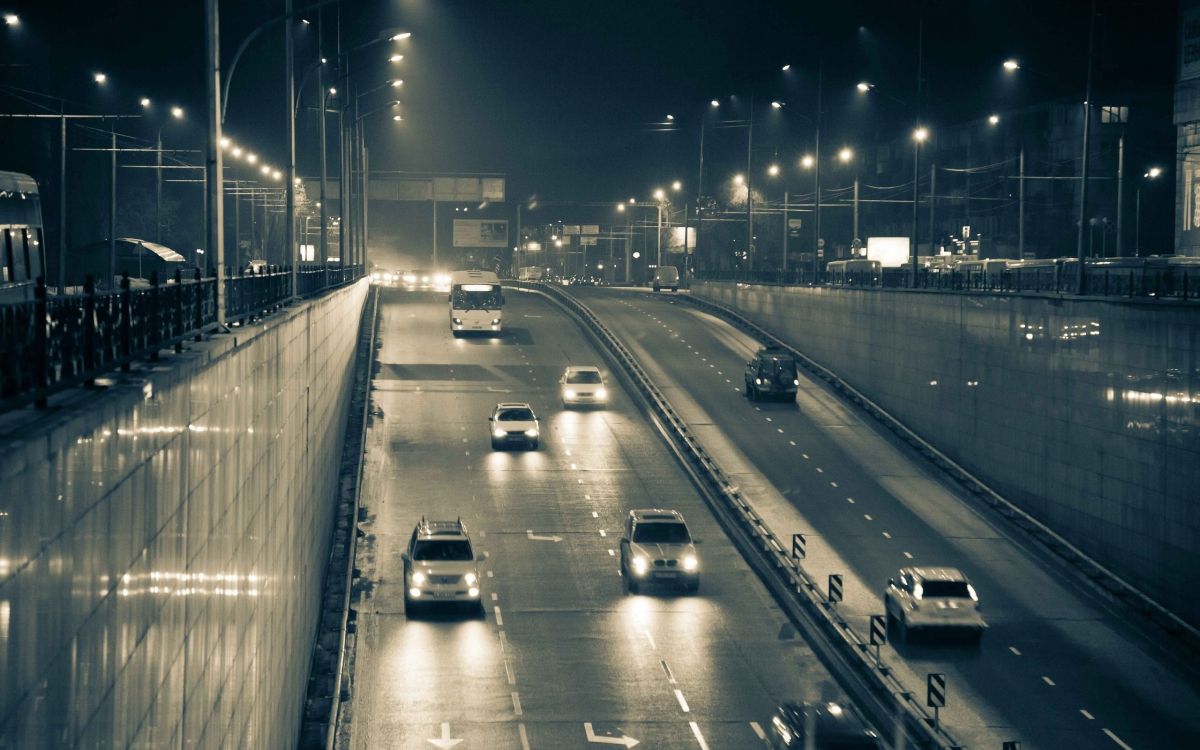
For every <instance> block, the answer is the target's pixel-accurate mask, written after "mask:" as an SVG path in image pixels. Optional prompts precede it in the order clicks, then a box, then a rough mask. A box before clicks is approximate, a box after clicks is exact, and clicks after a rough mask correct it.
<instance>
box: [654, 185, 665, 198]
mask: <svg viewBox="0 0 1200 750" xmlns="http://www.w3.org/2000/svg"><path fill="white" fill-rule="evenodd" d="M665 197H667V194H666V193H664V192H663V189H662V188H658V189H657V190H655V191H654V200H656V201H660V200H662V199H663V198H665Z"/></svg>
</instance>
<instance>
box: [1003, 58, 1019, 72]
mask: <svg viewBox="0 0 1200 750" xmlns="http://www.w3.org/2000/svg"><path fill="white" fill-rule="evenodd" d="M1004 69H1005V70H1007V71H1008V72H1009V73H1015V72H1017V71H1018V70H1020V69H1021V63H1019V62H1017V61H1016V60H1013V59H1011V58H1010V59H1008V60H1005V61H1004Z"/></svg>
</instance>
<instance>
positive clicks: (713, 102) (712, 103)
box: [709, 99, 721, 107]
mask: <svg viewBox="0 0 1200 750" xmlns="http://www.w3.org/2000/svg"><path fill="white" fill-rule="evenodd" d="M709 104H711V105H712V106H714V107H719V106H721V103H720V102H719V101H717V100H716V99H713V100H712V101H711V102H709Z"/></svg>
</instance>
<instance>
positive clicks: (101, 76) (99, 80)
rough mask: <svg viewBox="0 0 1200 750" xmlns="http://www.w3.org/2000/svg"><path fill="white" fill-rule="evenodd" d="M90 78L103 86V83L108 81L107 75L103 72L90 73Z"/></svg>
mask: <svg viewBox="0 0 1200 750" xmlns="http://www.w3.org/2000/svg"><path fill="white" fill-rule="evenodd" d="M92 80H93V81H95V82H96V83H98V84H100V85H101V86H103V85H104V84H106V83H108V76H106V75H104V74H103V73H95V74H93V75H92Z"/></svg>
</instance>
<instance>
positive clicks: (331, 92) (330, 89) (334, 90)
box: [329, 86, 337, 96]
mask: <svg viewBox="0 0 1200 750" xmlns="http://www.w3.org/2000/svg"><path fill="white" fill-rule="evenodd" d="M329 95H330V96H337V89H336V88H334V87H333V86H330V87H329Z"/></svg>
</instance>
